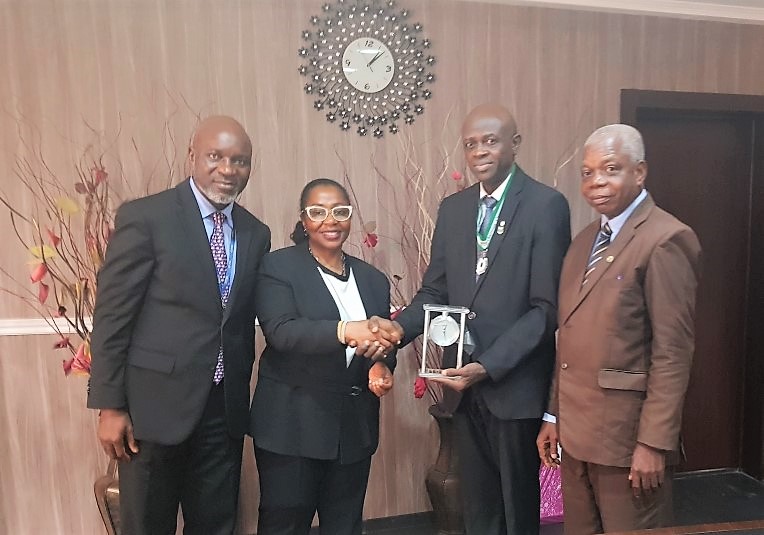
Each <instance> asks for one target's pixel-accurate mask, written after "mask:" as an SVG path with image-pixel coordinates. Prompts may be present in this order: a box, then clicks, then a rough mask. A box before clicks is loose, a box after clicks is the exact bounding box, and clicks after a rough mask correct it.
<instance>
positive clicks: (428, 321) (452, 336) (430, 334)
mask: <svg viewBox="0 0 764 535" xmlns="http://www.w3.org/2000/svg"><path fill="white" fill-rule="evenodd" d="M422 308H424V333H423V336H422V365H421V367H420V369H419V377H443V373H442V372H443V370H442V369H441V368H440V367H439V366H437V365H433V364H432V363H431V362H430V361H431V360H432V359H430V360H428V359H427V346H428V345H429V344H428V342H433V343H434V344H437V345H439V346H440V347H447V346H450V345H453V344H457V346H456V368H461V367H462V355H463V354H464V332H465V325H466V321H467V314H469V312H470V309H469V308H465V307H452V306H448V305H422ZM456 315H458V316H459V321H457V320H456V319H455V316H456Z"/></svg>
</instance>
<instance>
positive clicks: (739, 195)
mask: <svg viewBox="0 0 764 535" xmlns="http://www.w3.org/2000/svg"><path fill="white" fill-rule="evenodd" d="M669 100H671V99H669ZM655 104H656V103H655V102H653V103H652V105H647V106H641V107H639V106H637V107H635V109H634V114H633V117H631V119H632V121H630V122H631V123H632V124H634V125H635V126H636V127H637V128H638V129H639V130H640V131H641V132H642V134H643V136H644V139H645V148H646V152H647V161H648V176H647V182H646V184H647V189H648V191H649V192H650V193H651V194H652V195H653V196H654V198H655V200H656V202H657V204H658V205H659V206H661V207H662V208H664V209H665V210H667V211H669V212H671V213H672V214H674V215H676V216H677V217H678V218H679V219H681V220H682V221H684V222H685V223H687V224H688V225H690V226H691V227H692V228H693V229H694V230H695V232H696V233H697V235H698V238H699V239H700V242H701V246H702V248H703V277H702V280H701V283H700V286H699V288H698V301H697V307H696V311H697V312H696V313H697V320H696V351H695V360H694V364H693V370H692V376H691V381H690V387H689V390H688V394H687V400H686V403H685V408H684V421H683V426H682V436H683V438H684V444H685V449H686V452H687V462H686V463H685V464H684V465H683V466H682V467H681V469H683V470H697V469H709V468H746V469H747V470H748V471H750V472H753V473H754V474H756V475H758V476H759V477H760V475H761V474H760V470H761V452H762V432H761V419H762V415H761V414H762V412H761V402H762V395H761V390H762V385H761V384H760V383H761V381H762V377H763V376H762V372H761V361H762V355H761V353H760V351H761V335H753V333H752V329H757V330H759V331H761V330H764V323H763V322H762V317H761V312H762V311H761V306H760V298H759V296H757V295H754V294H752V290H754V291H757V290H756V288H757V286H758V283H757V280H758V277H759V276H760V275H761V273H762V266H761V263H762V262H761V258H762V255H761V251H760V249H762V247H764V244H762V243H761V242H758V243H754V242H753V241H752V240H753V238H754V237H756V236H757V231H756V228H757V225H759V224H760V222H761V217H762V216H761V215H760V213H761V212H763V211H764V207H763V206H762V204H763V203H764V199H761V198H756V197H755V196H754V192H756V191H759V192H760V191H761V181H762V179H764V176H762V175H761V171H760V170H758V169H757V168H756V165H755V164H756V163H757V162H759V161H761V159H762V155H761V154H758V152H760V151H761V150H762V147H763V146H764V144H762V143H761V141H760V140H759V139H758V138H760V137H762V132H761V131H760V130H758V128H757V127H759V126H760V125H761V124H764V123H763V122H762V121H761V119H760V117H761V116H760V115H759V114H758V113H755V112H745V113H740V112H737V111H732V110H730V109H713V108H718V107H719V106H710V107H711V108H712V109H703V108H702V107H700V106H698V108H699V109H698V108H696V109H693V108H692V105H691V104H690V105H687V104H688V103H687V102H685V105H687V107H686V108H683V107H682V102H681V100H679V101H672V105H670V106H665V107H664V106H659V105H655ZM717 104H718V102H717ZM762 105H764V98H762ZM688 108H689V109H688ZM757 172H758V176H757ZM757 241H758V239H757ZM759 288H760V286H759ZM752 335H753V336H752ZM757 337H758V338H757ZM751 374H753V377H750V375H751ZM757 377H758V380H757ZM752 379H753V381H752ZM756 383H758V384H756ZM756 403H758V405H759V408H758V410H757V409H756V408H755V404H756ZM752 405H754V406H753V408H752ZM757 421H758V424H757V423H756V422H757ZM751 437H753V438H754V439H755V440H754V441H753V443H745V442H746V440H750V438H751ZM751 448H753V449H754V459H756V461H754V462H752V463H749V462H748V461H749V460H750V458H746V457H745V456H746V455H750V454H751V451H750V449H751ZM756 449H758V451H756Z"/></svg>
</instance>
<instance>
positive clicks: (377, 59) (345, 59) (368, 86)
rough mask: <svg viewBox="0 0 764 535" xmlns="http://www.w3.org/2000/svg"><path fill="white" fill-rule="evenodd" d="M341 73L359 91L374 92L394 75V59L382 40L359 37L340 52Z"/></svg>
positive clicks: (386, 83)
mask: <svg viewBox="0 0 764 535" xmlns="http://www.w3.org/2000/svg"><path fill="white" fill-rule="evenodd" d="M342 73H343V74H344V75H345V78H346V79H347V81H348V82H350V85H352V86H353V87H355V88H356V89H358V90H359V91H363V92H364V93H376V92H378V91H382V90H383V89H384V88H386V87H387V86H388V84H389V83H390V81H392V79H393V76H395V59H394V58H393V55H392V54H391V53H390V49H389V48H387V46H385V44H384V43H383V42H382V41H379V40H377V39H374V38H373V37H359V38H358V39H356V40H355V41H353V42H352V43H350V44H349V45H348V46H347V48H346V49H345V52H344V53H343V54H342Z"/></svg>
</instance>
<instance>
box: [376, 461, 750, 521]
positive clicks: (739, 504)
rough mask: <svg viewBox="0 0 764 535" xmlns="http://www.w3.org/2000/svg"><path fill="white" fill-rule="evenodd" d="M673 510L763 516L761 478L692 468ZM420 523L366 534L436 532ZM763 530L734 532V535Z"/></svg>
mask: <svg viewBox="0 0 764 535" xmlns="http://www.w3.org/2000/svg"><path fill="white" fill-rule="evenodd" d="M674 510H675V517H676V522H677V525H682V526H689V525H694V524H706V523H716V522H737V521H744V520H761V519H764V482H761V481H757V480H755V479H753V478H751V477H749V476H748V475H746V474H743V473H740V472H720V471H709V472H695V473H691V474H680V475H679V476H677V477H676V479H675V480H674ZM419 520H420V522H419V525H417V526H410V527H405V528H404V527H387V528H384V529H374V530H369V531H367V532H366V534H367V535H435V531H434V530H433V529H432V528H431V527H429V526H427V525H426V521H425V519H423V518H420V519H419ZM754 533H762V531H761V530H758V531H756V530H755V531H750V530H748V531H743V532H736V535H738V534H739V535H743V534H745V535H748V534H751V535H752V534H754ZM561 534H562V524H556V525H550V526H542V528H541V535H561Z"/></svg>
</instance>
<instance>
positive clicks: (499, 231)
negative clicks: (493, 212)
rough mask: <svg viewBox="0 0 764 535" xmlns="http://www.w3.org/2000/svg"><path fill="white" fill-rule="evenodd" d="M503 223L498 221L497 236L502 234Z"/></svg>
mask: <svg viewBox="0 0 764 535" xmlns="http://www.w3.org/2000/svg"><path fill="white" fill-rule="evenodd" d="M504 226H505V223H504V221H499V228H497V229H496V233H497V234H504Z"/></svg>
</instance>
